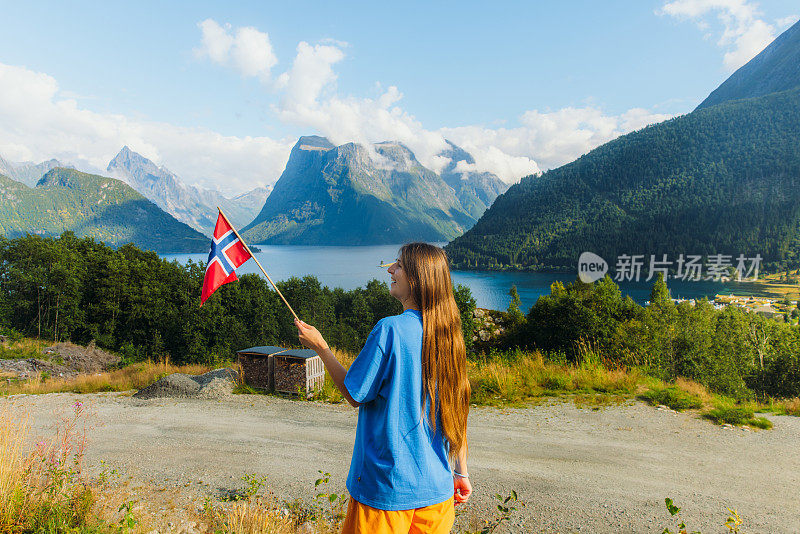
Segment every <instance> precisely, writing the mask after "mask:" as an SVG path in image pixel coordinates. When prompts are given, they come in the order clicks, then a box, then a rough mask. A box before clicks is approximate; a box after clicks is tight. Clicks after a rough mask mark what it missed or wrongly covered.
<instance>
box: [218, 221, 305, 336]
mask: <svg viewBox="0 0 800 534" xmlns="http://www.w3.org/2000/svg"><path fill="white" fill-rule="evenodd" d="M217 209H218V210H219V214H220V215H222V218H223V219H225V221H226V222H227V223H228V226H230V227H231V230H233V233H234V234H236V237H238V238H239V241H241V242H242V245H244V248H245V250H247V252H248V253H249V254H250V257H252V258H253V259H254V260H255V261H256V265H258V268H259V269H261V272H262V273H264V276H266V277H267V280H269V283H270V284H272V287H274V288H275V291H277V292H278V295H279V296H280V297H281V300H283V303H284V304H286V307H287V308H289V311H290V312H292V315H294V318H295V319H297V320H298V321H299V320H300V318H299V317H298V316H297V314H296V313H295V312H294V310H293V309H292V307H291V305H289V302H288V301H287V300H286V297H284V296H283V293H281V290H280V289H278V286H276V285H275V282H273V281H272V278H270V277H269V275H268V274H267V271H265V270H264V268H263V267H262V266H261V263H260V262H259V261H258V258H256V255H255V254H253V251H251V250H250V247H248V246H247V243H245V242H244V239H242V236H240V235H239V232H237V231H236V228H235V227H234V226H233V225H232V224H231V221H230V220H229V219H228V218H227V217H226V216H225V213H224V212H223V211H222V208H220V207H219V206H217Z"/></svg>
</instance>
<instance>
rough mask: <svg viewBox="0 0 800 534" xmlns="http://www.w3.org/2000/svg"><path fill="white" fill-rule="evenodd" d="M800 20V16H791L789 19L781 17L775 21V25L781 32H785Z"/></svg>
mask: <svg viewBox="0 0 800 534" xmlns="http://www.w3.org/2000/svg"><path fill="white" fill-rule="evenodd" d="M798 20H800V15H789V16H788V17H781V18H779V19H778V20H776V21H775V25H776V26H777V27H778V29H779V30H785V29H786V28H788V27H789V26H791V25H792V24H794V23H795V22H797V21H798Z"/></svg>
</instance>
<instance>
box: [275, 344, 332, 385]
mask: <svg viewBox="0 0 800 534" xmlns="http://www.w3.org/2000/svg"><path fill="white" fill-rule="evenodd" d="M272 359H273V361H274V364H273V378H274V384H275V391H278V392H281V393H300V394H303V393H305V395H307V396H310V395H313V394H314V393H316V392H318V391H320V390H321V389H322V385H323V384H324V383H325V364H323V363H322V359H321V358H320V357H319V356H318V355H317V353H316V352H314V351H313V350H309V349H292V350H287V351H284V352H281V353H276V354H274V355H273V358H272Z"/></svg>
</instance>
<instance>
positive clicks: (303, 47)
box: [276, 41, 344, 115]
mask: <svg viewBox="0 0 800 534" xmlns="http://www.w3.org/2000/svg"><path fill="white" fill-rule="evenodd" d="M343 59H344V52H342V50H341V49H340V48H338V47H337V46H331V45H316V46H311V45H310V44H308V43H307V42H305V41H301V42H300V43H299V44H298V45H297V55H296V56H295V58H294V62H293V63H292V68H291V69H289V70H288V71H287V72H284V73H283V74H281V75H280V76H278V79H277V83H276V86H277V87H278V88H279V89H282V90H283V98H282V101H281V109H282V110H283V111H284V112H286V113H289V114H292V113H295V114H298V115H302V114H304V113H306V112H308V110H310V109H311V108H313V107H314V106H315V104H316V102H317V99H318V98H319V96H320V93H321V92H322V90H323V89H325V88H326V86H327V87H330V88H331V89H333V87H332V86H333V85H334V84H335V82H336V73H335V72H334V71H333V65H334V64H336V63H338V62H339V61H341V60H343Z"/></svg>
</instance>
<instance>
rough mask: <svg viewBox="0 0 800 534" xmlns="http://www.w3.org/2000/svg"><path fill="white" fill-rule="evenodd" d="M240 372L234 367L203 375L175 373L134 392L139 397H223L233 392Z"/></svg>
mask: <svg viewBox="0 0 800 534" xmlns="http://www.w3.org/2000/svg"><path fill="white" fill-rule="evenodd" d="M237 378H238V374H237V372H236V371H234V370H233V369H229V368H228V369H215V370H213V371H210V372H208V373H205V374H202V375H187V374H183V373H174V374H171V375H169V376H165V377H164V378H160V379H158V380H156V381H155V382H153V383H152V384H150V385H149V386H147V387H146V388H143V389H140V390H139V391H137V392H136V393H134V395H133V396H134V397H135V398H137V399H155V398H164V397H171V398H180V399H221V398H224V397H227V396H228V395H231V394H232V393H233V387H234V386H235V385H236V380H237Z"/></svg>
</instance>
